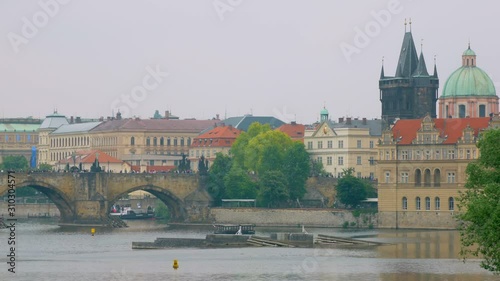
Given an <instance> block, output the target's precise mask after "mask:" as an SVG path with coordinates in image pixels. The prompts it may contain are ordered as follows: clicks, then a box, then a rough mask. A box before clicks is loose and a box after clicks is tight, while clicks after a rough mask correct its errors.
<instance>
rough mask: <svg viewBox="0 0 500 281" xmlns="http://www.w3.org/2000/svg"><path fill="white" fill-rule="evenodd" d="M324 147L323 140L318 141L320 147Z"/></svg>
mask: <svg viewBox="0 0 500 281" xmlns="http://www.w3.org/2000/svg"><path fill="white" fill-rule="evenodd" d="M321 148H323V142H322V141H318V149H321Z"/></svg>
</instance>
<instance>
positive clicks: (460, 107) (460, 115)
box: [458, 104, 465, 118]
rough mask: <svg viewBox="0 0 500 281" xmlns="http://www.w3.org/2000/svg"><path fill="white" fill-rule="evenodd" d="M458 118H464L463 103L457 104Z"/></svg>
mask: <svg viewBox="0 0 500 281" xmlns="http://www.w3.org/2000/svg"><path fill="white" fill-rule="evenodd" d="M458 118H465V104H461V105H459V106H458Z"/></svg>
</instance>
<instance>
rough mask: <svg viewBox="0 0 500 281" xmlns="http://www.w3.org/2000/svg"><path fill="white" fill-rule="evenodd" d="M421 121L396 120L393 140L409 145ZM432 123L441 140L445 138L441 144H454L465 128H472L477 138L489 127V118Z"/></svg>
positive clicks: (443, 120) (451, 119)
mask: <svg viewBox="0 0 500 281" xmlns="http://www.w3.org/2000/svg"><path fill="white" fill-rule="evenodd" d="M422 120H423V119H403V120H398V121H397V122H396V124H395V125H394V127H392V133H393V137H394V139H397V138H401V141H400V142H399V144H411V143H412V141H413V140H414V139H415V138H416V136H417V131H418V130H420V128H421V125H422ZM433 121H434V126H435V127H436V129H438V130H439V132H440V136H441V137H443V138H444V137H445V136H446V140H445V141H444V142H443V144H454V143H456V142H457V141H458V140H459V139H460V138H461V137H462V134H463V130H464V129H465V128H467V126H469V127H470V128H472V129H473V130H474V135H475V136H477V135H478V133H479V131H480V130H482V129H486V128H487V127H488V126H489V121H490V118H489V117H481V118H436V119H433Z"/></svg>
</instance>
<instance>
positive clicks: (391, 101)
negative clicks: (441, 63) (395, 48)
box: [379, 27, 439, 125]
mask: <svg viewBox="0 0 500 281" xmlns="http://www.w3.org/2000/svg"><path fill="white" fill-rule="evenodd" d="M410 28H411V27H410ZM438 88H439V79H438V75H437V69H436V65H435V64H434V73H433V74H432V75H429V73H428V72H427V67H426V64H425V60H424V55H423V53H422V50H421V51H420V56H417V51H416V49H415V43H414V41H413V36H412V33H411V30H410V31H409V32H405V35H404V38H403V45H402V46H401V52H400V54H399V60H398V65H397V68H396V74H395V75H394V76H386V75H385V74H384V66H383V65H382V70H381V73H380V80H379V89H380V102H381V103H382V119H383V120H384V121H385V122H386V125H390V124H393V123H394V121H395V120H397V119H416V118H423V117H424V116H425V115H426V114H430V116H431V117H432V118H435V117H436V101H437V98H438Z"/></svg>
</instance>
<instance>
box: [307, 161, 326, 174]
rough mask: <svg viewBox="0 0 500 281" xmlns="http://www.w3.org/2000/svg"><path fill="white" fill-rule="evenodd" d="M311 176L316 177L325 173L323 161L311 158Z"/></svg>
mask: <svg viewBox="0 0 500 281" xmlns="http://www.w3.org/2000/svg"><path fill="white" fill-rule="evenodd" d="M310 167H311V173H310V174H311V176H312V177H317V176H320V175H326V171H325V168H324V167H323V163H322V162H320V161H316V160H311V165H310Z"/></svg>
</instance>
